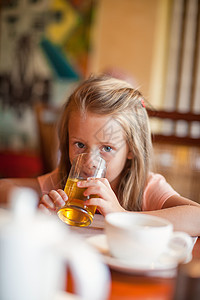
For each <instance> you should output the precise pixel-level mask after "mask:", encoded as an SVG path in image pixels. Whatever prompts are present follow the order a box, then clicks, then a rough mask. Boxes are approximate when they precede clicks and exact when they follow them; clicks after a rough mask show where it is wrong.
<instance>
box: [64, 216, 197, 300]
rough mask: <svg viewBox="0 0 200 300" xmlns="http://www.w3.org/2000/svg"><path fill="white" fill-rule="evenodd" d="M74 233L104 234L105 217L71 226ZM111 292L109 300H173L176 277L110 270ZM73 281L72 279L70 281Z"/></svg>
mask: <svg viewBox="0 0 200 300" xmlns="http://www.w3.org/2000/svg"><path fill="white" fill-rule="evenodd" d="M70 230H71V231H72V232H76V233H77V234H80V235H81V236H82V237H84V238H89V237H92V236H94V235H98V234H103V233H104V217H103V216H102V215H100V214H95V217H94V221H93V223H92V224H91V225H90V226H88V227H80V228H79V227H73V226H70ZM199 250H200V239H198V240H197V242H196V244H195V246H194V249H193V257H195V258H200V251H199ZM110 272H111V279H112V282H111V291H110V295H109V298H108V300H130V299H131V300H136V299H137V300H138V299H139V300H147V299H148V300H149V299H153V300H156V299H159V300H171V299H173V294H174V288H175V284H176V276H173V277H160V276H158V275H156V276H144V275H141V274H131V273H126V272H123V271H117V270H114V269H112V268H110ZM70 280H72V279H70ZM68 289H69V290H71V291H72V281H70V282H69V285H68Z"/></svg>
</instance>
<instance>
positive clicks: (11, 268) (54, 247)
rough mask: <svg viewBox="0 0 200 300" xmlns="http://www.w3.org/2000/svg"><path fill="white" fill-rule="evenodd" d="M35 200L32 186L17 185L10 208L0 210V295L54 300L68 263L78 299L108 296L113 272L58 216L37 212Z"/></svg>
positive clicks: (15, 299)
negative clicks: (110, 271)
mask: <svg viewBox="0 0 200 300" xmlns="http://www.w3.org/2000/svg"><path fill="white" fill-rule="evenodd" d="M36 203H37V196H36V194H35V192H34V191H33V190H31V189H28V188H17V189H15V190H14V191H13V193H12V198H11V209H10V210H6V209H0V299H1V300H54V299H56V294H57V293H58V291H59V290H64V289H65V283H66V266H67V264H68V265H69V266H70V269H71V270H72V276H73V278H74V279H75V290H76V291H75V292H76V294H77V295H78V296H79V297H80V299H82V300H104V299H107V297H108V294H109V286H110V273H109V271H108V268H107V267H106V266H105V265H104V264H103V263H102V262H101V259H100V256H99V255H98V253H96V252H95V250H93V249H92V248H90V246H89V245H87V244H86V242H85V241H84V240H82V239H81V237H79V236H77V235H75V234H72V233H71V232H70V231H69V228H68V227H67V226H66V224H64V223H63V222H61V221H60V220H59V219H58V218H57V217H56V216H46V215H44V214H42V213H39V212H38V211H37V209H36Z"/></svg>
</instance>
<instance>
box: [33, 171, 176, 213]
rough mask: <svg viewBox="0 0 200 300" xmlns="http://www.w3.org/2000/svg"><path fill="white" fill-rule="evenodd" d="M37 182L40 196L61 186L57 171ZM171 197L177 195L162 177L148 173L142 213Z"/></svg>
mask: <svg viewBox="0 0 200 300" xmlns="http://www.w3.org/2000/svg"><path fill="white" fill-rule="evenodd" d="M38 182H39V185H40V188H41V191H42V194H47V193H49V191H50V190H52V189H54V190H56V189H59V188H60V187H61V186H60V183H59V176H58V169H55V170H54V171H53V172H51V173H48V174H45V175H42V176H39V177H38ZM173 195H179V194H178V193H177V192H175V190H174V189H173V188H172V187H171V185H169V184H168V183H167V182H166V180H165V178H164V177H163V176H162V175H160V174H155V173H150V175H149V179H148V182H147V185H146V187H145V190H144V195H143V200H142V211H149V210H157V209H161V208H162V206H163V204H164V203H165V201H166V200H167V199H168V198H169V197H171V196H173Z"/></svg>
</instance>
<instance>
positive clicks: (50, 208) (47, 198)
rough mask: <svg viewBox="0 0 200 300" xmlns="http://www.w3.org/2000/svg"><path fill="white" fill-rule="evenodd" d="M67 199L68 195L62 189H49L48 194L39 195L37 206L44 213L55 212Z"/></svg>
mask: <svg viewBox="0 0 200 300" xmlns="http://www.w3.org/2000/svg"><path fill="white" fill-rule="evenodd" d="M67 200H68V197H67V195H66V194H65V192H64V191H63V190H61V189H58V190H57V191H55V190H51V191H50V192H49V193H48V194H45V195H43V196H42V197H41V199H40V202H39V206H38V207H39V209H40V210H42V211H43V212H44V213H46V214H52V213H55V211H56V210H57V209H58V208H59V207H62V206H63V205H64V204H65V202H66V201H67Z"/></svg>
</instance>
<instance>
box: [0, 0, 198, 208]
mask: <svg viewBox="0 0 200 300" xmlns="http://www.w3.org/2000/svg"><path fill="white" fill-rule="evenodd" d="M91 73H94V74H96V73H109V74H112V75H113V76H116V77H120V78H124V79H127V80H129V81H131V82H132V83H133V85H135V87H137V88H139V89H140V91H141V92H142V93H143V95H144V96H145V98H146V99H147V101H148V102H149V104H150V107H151V110H150V111H149V116H150V119H151V126H152V132H153V135H152V137H153V142H154V158H155V159H154V160H155V161H154V165H153V168H154V169H155V170H156V171H157V172H160V173H161V174H163V175H164V176H165V177H166V179H167V180H168V181H169V183H170V184H171V185H172V186H173V187H174V188H175V189H176V190H177V191H178V192H179V193H181V194H182V195H183V196H185V197H189V198H191V199H193V200H195V201H198V202H200V184H199V182H200V1H199V0H1V2H0V178H5V177H35V176H38V175H39V174H43V173H45V172H48V171H51V170H52V169H53V168H55V167H56V164H57V162H58V159H59V152H58V140H57V135H56V122H57V120H58V118H59V112H60V110H61V107H62V105H63V103H64V102H65V99H66V97H67V96H68V95H69V94H71V92H72V91H73V89H74V88H75V87H76V86H77V85H78V84H79V82H80V81H81V80H83V79H84V78H86V77H87V76H88V75H90V74H91Z"/></svg>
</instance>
